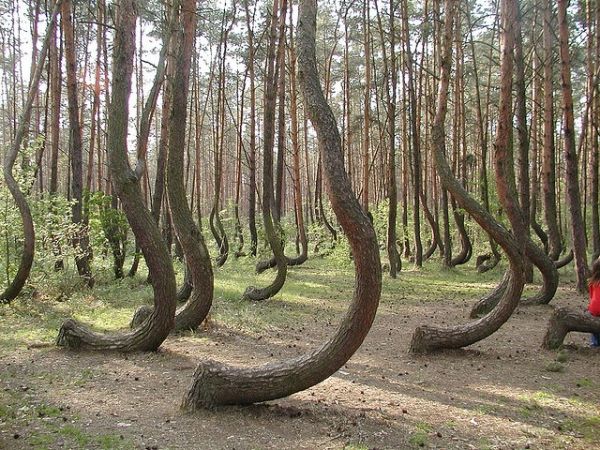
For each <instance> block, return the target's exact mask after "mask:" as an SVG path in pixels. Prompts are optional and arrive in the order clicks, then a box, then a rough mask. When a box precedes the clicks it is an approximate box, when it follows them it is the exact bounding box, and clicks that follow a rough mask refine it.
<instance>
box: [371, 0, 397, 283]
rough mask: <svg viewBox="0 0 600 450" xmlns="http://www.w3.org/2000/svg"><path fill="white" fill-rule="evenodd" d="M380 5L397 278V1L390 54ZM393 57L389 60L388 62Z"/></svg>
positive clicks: (392, 260) (393, 273)
mask: <svg viewBox="0 0 600 450" xmlns="http://www.w3.org/2000/svg"><path fill="white" fill-rule="evenodd" d="M375 7H376V8H377V21H378V23H379V35H380V39H381V48H382V50H383V64H384V69H383V70H384V81H385V88H384V89H385V100H386V119H387V128H386V131H387V145H388V152H387V172H386V174H385V175H386V180H387V182H386V185H387V197H388V217H387V244H386V247H387V253H388V260H389V267H390V269H389V273H390V277H392V278H396V277H397V276H398V271H399V270H400V269H401V267H402V263H401V260H400V254H399V253H398V246H397V244H396V241H397V237H396V220H397V217H398V188H397V185H396V183H397V182H396V100H397V85H398V72H397V64H396V48H395V47H396V39H395V33H396V30H395V24H394V16H395V12H396V11H395V5H394V1H393V0H390V4H389V36H390V38H389V46H390V54H389V58H388V54H387V52H386V50H385V48H386V44H387V42H386V40H385V37H384V29H383V23H382V20H381V14H380V13H379V7H378V5H377V1H376V2H375ZM388 61H389V62H388Z"/></svg>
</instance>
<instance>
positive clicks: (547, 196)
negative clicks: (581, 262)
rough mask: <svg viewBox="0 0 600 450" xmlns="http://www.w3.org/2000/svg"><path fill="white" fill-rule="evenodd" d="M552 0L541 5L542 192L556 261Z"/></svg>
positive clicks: (551, 251)
mask: <svg viewBox="0 0 600 450" xmlns="http://www.w3.org/2000/svg"><path fill="white" fill-rule="evenodd" d="M553 3H554V2H553V1H552V0H546V2H545V8H544V26H543V28H544V31H543V34H544V152H543V159H542V189H543V192H544V196H543V200H544V215H545V218H546V224H547V226H548V254H549V255H550V259H552V260H553V261H556V260H557V259H558V256H559V255H560V254H561V251H562V242H561V238H560V230H559V228H558V221H557V220H558V219H557V217H558V213H557V208H556V164H555V153H556V149H555V146H554V95H553V82H552V77H553V70H552V61H553V56H554V52H553V51H552V37H553V30H554V28H553V24H552V4H553Z"/></svg>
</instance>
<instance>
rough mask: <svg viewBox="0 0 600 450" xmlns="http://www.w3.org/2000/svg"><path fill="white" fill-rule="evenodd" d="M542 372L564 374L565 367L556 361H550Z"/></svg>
mask: <svg viewBox="0 0 600 450" xmlns="http://www.w3.org/2000/svg"><path fill="white" fill-rule="evenodd" d="M544 370H545V371H546V372H564V371H565V365H564V364H562V363H560V362H558V361H551V362H549V363H548V364H546V367H544Z"/></svg>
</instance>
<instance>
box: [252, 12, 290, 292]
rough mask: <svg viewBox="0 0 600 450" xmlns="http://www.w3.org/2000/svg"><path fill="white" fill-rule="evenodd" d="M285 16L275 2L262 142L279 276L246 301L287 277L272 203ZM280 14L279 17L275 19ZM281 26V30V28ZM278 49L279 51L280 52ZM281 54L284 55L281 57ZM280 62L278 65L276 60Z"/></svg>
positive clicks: (268, 229)
mask: <svg viewBox="0 0 600 450" xmlns="http://www.w3.org/2000/svg"><path fill="white" fill-rule="evenodd" d="M285 12H287V0H282V1H281V5H280V4H279V0H274V1H273V16H272V18H271V24H270V31H269V33H270V38H269V48H268V54H267V59H268V60H267V75H266V80H265V86H266V91H265V102H264V103H265V105H264V125H263V132H264V139H263V192H262V215H263V226H264V228H265V236H266V238H267V241H268V242H269V246H270V247H271V250H272V252H273V255H274V258H275V262H276V265H277V276H276V277H275V280H273V282H272V283H271V284H270V285H268V286H266V287H264V288H257V287H254V286H248V287H247V288H246V291H245V292H244V298H245V299H247V300H254V301H258V300H265V299H267V298H270V297H273V296H274V295H275V294H277V293H278V292H279V291H280V290H281V288H282V287H283V284H284V283H285V279H286V276H287V259H286V257H285V255H284V253H283V245H282V242H281V238H280V236H279V233H278V231H277V227H276V226H275V223H274V220H273V215H272V208H271V199H272V195H273V193H272V190H273V146H274V141H275V99H276V95H277V85H278V83H277V78H278V77H277V71H278V70H285V68H284V67H283V64H281V62H283V61H282V58H276V52H275V50H276V49H277V50H278V52H277V54H278V55H281V54H283V48H284V42H283V40H282V39H284V38H285V36H284V35H283V33H280V39H279V44H277V20H276V19H279V21H280V22H281V21H283V22H284V24H283V25H285ZM276 14H277V15H276ZM280 26H282V25H281V24H280ZM278 46H279V48H277V47H278ZM280 52H281V53H280ZM276 59H277V61H278V62H277V64H276V61H275V60H276Z"/></svg>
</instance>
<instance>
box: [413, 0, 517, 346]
mask: <svg viewBox="0 0 600 450" xmlns="http://www.w3.org/2000/svg"><path fill="white" fill-rule="evenodd" d="M457 3H458V2H457V1H456V0H446V7H445V11H446V18H445V27H444V41H443V42H444V44H443V45H444V47H443V55H442V62H441V76H440V85H439V91H438V106H437V110H436V115H435V120H434V123H433V128H432V139H433V143H434V156H435V163H436V169H437V171H438V175H439V177H440V180H441V182H442V184H443V185H444V187H445V188H446V189H448V191H449V192H450V193H451V194H452V195H453V197H454V198H455V199H456V201H457V202H458V204H459V205H461V206H462V207H463V208H464V209H465V210H466V211H467V212H468V213H469V214H470V215H471V217H473V218H474V219H475V220H476V221H477V223H479V224H480V225H481V226H482V227H483V228H484V229H485V230H486V231H487V232H488V234H490V236H491V237H492V238H493V239H494V240H495V241H496V242H498V244H499V245H500V246H501V247H502V248H503V249H504V251H505V252H506V254H507V256H508V258H509V263H510V269H509V274H508V285H507V287H506V290H505V291H504V294H503V296H502V298H501V300H500V302H499V303H498V305H497V306H496V308H494V309H493V310H492V311H491V312H490V313H489V314H487V315H486V316H484V317H482V318H481V319H479V320H476V321H474V322H471V323H468V324H465V325H458V326H454V327H445V328H443V327H435V326H420V327H418V328H417V329H416V330H415V332H414V334H413V338H412V342H411V351H413V352H426V351H432V350H436V349H441V348H460V347H464V346H467V345H471V344H473V343H475V342H477V341H479V340H481V339H484V338H485V337H487V336H489V335H491V334H492V333H494V332H495V331H496V330H497V329H498V328H500V326H502V324H504V322H506V321H507V320H508V318H509V317H510V316H511V314H512V312H513V311H514V309H515V307H516V306H517V303H518V301H519V298H520V296H521V293H522V291H523V285H524V277H523V264H522V260H523V253H522V250H521V249H520V248H519V246H518V245H517V243H516V242H515V240H514V238H513V237H512V235H511V234H510V233H509V232H508V231H507V230H506V229H505V228H504V227H502V226H501V225H500V224H499V223H497V222H496V221H495V220H494V218H493V217H492V216H491V215H490V214H489V213H488V212H487V211H486V210H485V209H484V208H483V207H482V206H481V205H480V204H479V203H478V202H477V201H476V200H475V199H473V198H472V197H471V196H470V195H469V194H468V193H467V192H466V191H465V190H464V188H463V187H462V185H461V183H460V182H459V181H458V180H457V179H456V178H455V177H454V175H453V174H452V170H451V168H450V166H449V165H448V161H447V160H446V156H445V154H446V151H445V135H444V119H445V116H446V111H447V99H448V85H449V81H450V71H451V67H450V66H451V61H452V59H451V56H452V35H453V32H452V30H453V21H454V12H455V10H456V7H457ZM507 3H508V0H503V1H502V12H501V14H502V18H503V19H504V20H503V27H502V30H503V35H502V37H503V40H502V44H503V45H502V48H503V51H502V54H503V58H502V66H501V96H500V117H499V120H498V135H497V139H496V151H497V152H498V151H505V150H506V148H507V147H508V145H509V141H510V132H509V129H508V127H509V126H510V125H511V123H512V121H511V118H512V114H511V106H510V105H511V103H512V102H511V93H512V46H513V44H514V41H513V40H512V22H513V20H511V16H512V15H513V14H514V8H511V6H512V5H508V4H507ZM510 13H512V14H510ZM497 186H498V195H499V196H500V197H501V198H503V197H504V196H508V189H507V186H506V183H503V180H502V179H500V178H498V179H497Z"/></svg>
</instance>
